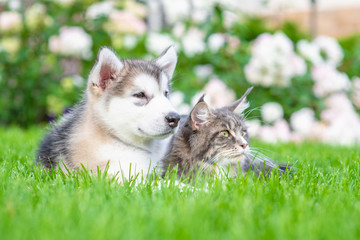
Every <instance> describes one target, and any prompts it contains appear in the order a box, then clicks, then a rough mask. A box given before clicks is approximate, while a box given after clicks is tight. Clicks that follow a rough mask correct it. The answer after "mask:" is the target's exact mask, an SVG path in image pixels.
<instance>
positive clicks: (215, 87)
mask: <svg viewBox="0 0 360 240" xmlns="http://www.w3.org/2000/svg"><path fill="white" fill-rule="evenodd" d="M204 92H205V94H206V98H207V103H208V104H209V105H210V106H211V107H212V108H220V107H224V106H227V105H229V104H231V103H232V102H233V101H235V93H234V91H232V90H231V89H229V88H228V87H227V86H226V84H225V83H224V82H223V81H221V80H220V79H218V78H213V79H211V80H210V81H209V82H208V83H207V84H206V85H205V87H204Z"/></svg>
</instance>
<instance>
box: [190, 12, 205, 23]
mask: <svg viewBox="0 0 360 240" xmlns="http://www.w3.org/2000/svg"><path fill="white" fill-rule="evenodd" d="M208 16H209V12H208V11H206V10H205V9H200V8H199V9H194V10H193V11H192V14H191V19H192V20H193V21H194V22H195V23H197V24H201V23H203V22H205V21H206V19H207V17H208Z"/></svg>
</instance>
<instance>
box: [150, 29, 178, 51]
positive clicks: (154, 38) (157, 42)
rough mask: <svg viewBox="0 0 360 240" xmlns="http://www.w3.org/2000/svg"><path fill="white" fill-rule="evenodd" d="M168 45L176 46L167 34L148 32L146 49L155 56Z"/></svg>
mask: <svg viewBox="0 0 360 240" xmlns="http://www.w3.org/2000/svg"><path fill="white" fill-rule="evenodd" d="M170 45H175V46H176V45H177V44H176V43H175V42H174V40H173V39H171V37H170V36H169V35H168V34H165V33H157V32H149V33H148V34H147V39H146V49H147V50H148V51H149V52H151V53H154V54H156V55H159V54H161V53H162V52H163V51H164V50H165V49H166V48H167V47H169V46H170Z"/></svg>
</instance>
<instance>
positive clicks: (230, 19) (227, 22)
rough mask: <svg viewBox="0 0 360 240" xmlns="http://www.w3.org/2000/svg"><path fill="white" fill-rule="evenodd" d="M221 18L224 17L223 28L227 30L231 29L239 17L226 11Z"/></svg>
mask: <svg viewBox="0 0 360 240" xmlns="http://www.w3.org/2000/svg"><path fill="white" fill-rule="evenodd" d="M223 16H224V27H225V28H227V29H229V28H231V27H232V26H233V25H234V23H236V22H237V21H239V15H237V14H235V13H234V12H231V11H227V10H225V11H223Z"/></svg>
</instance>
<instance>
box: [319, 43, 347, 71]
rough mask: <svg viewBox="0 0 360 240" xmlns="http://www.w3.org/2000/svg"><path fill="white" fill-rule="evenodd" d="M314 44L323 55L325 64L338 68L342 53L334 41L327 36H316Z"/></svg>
mask: <svg viewBox="0 0 360 240" xmlns="http://www.w3.org/2000/svg"><path fill="white" fill-rule="evenodd" d="M314 43H315V44H316V45H317V46H319V48H320V49H321V50H322V51H323V52H324V53H325V55H326V58H325V62H326V63H327V64H330V65H332V66H338V65H339V64H340V63H341V60H342V59H343V57H344V54H343V51H342V49H341V47H340V45H339V43H338V42H337V41H336V39H334V38H332V37H328V36H318V37H316V39H315V40H314Z"/></svg>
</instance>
